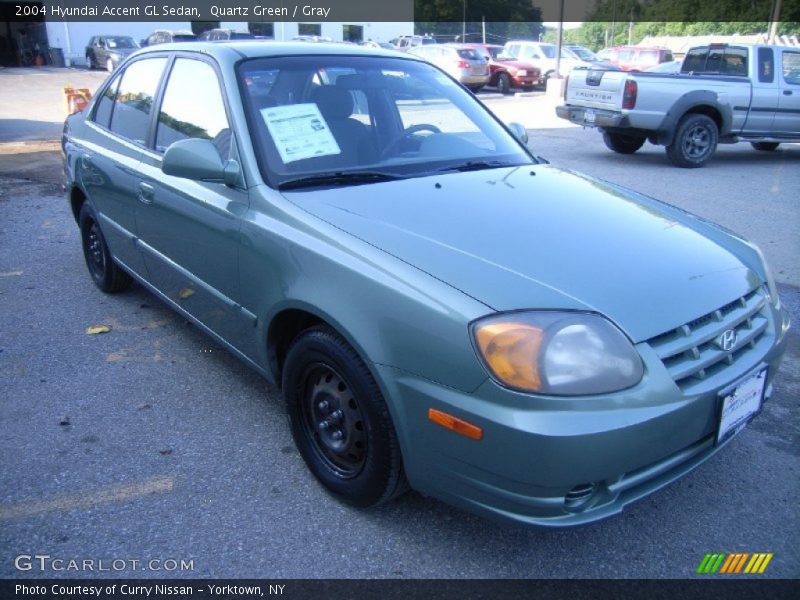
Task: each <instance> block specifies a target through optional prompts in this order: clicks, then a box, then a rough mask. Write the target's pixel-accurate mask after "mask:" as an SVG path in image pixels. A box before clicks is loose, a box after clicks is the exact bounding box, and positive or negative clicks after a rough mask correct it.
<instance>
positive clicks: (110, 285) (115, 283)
mask: <svg viewBox="0 0 800 600" xmlns="http://www.w3.org/2000/svg"><path fill="white" fill-rule="evenodd" d="M78 224H79V225H80V229H81V246H82V247H83V257H84V259H85V260H86V267H87V268H88V269H89V275H91V277H92V281H94V284H95V285H96V286H97V287H98V288H100V289H101V290H102V291H104V292H106V293H108V294H112V293H114V292H121V291H122V290H124V289H127V288H128V287H130V285H131V282H132V281H133V280H132V279H131V276H130V275H128V274H127V273H126V272H125V271H123V270H122V269H121V268H120V267H119V265H117V263H115V262H114V259H113V258H111V254H110V253H109V252H108V246H107V245H106V240H105V238H104V237H103V232H102V231H100V225H99V224H98V222H97V217H96V216H95V214H94V211H93V210H92V208H91V206H89V203H88V202H84V203H83V206H81V212H80V214H79V215H78Z"/></svg>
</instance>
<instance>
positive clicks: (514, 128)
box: [508, 121, 528, 146]
mask: <svg viewBox="0 0 800 600" xmlns="http://www.w3.org/2000/svg"><path fill="white" fill-rule="evenodd" d="M508 128H509V129H510V130H511V133H513V134H514V137H515V138H517V139H518V140H519V141H520V142H522V143H523V144H525V145H526V146H527V145H528V132H527V131H525V128H524V127H523V126H522V125H520V124H519V123H517V122H516V121H512V122H511V123H509V124H508Z"/></svg>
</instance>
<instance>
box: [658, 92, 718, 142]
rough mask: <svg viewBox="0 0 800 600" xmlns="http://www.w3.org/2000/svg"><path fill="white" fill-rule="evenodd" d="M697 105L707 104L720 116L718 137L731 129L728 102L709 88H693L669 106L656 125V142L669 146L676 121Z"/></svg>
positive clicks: (676, 124)
mask: <svg viewBox="0 0 800 600" xmlns="http://www.w3.org/2000/svg"><path fill="white" fill-rule="evenodd" d="M699 106H708V107H710V108H713V109H715V110H716V111H717V112H718V113H719V115H720V117H721V123H720V128H719V135H720V137H723V136H726V135H728V134H729V133H730V131H731V123H732V122H733V108H732V107H731V106H730V105H729V104H724V103H722V102H720V99H719V96H718V94H717V93H716V92H712V91H709V90H694V91H691V92H687V93H686V94H684V95H683V96H681V97H680V98H678V99H677V100H676V101H675V103H674V104H673V105H672V106H671V107H670V109H669V111H667V114H666V115H665V116H664V119H663V120H662V121H661V124H660V125H659V126H658V143H659V144H662V145H664V146H669V145H670V144H671V143H672V138H673V137H674V135H675V129H676V128H677V126H678V121H680V119H681V117H683V115H685V114H686V113H687V112H690V111H691V110H692V109H694V108H697V107H699Z"/></svg>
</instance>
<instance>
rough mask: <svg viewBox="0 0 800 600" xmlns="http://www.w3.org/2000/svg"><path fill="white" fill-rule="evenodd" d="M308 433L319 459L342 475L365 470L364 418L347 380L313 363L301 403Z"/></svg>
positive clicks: (306, 378)
mask: <svg viewBox="0 0 800 600" xmlns="http://www.w3.org/2000/svg"><path fill="white" fill-rule="evenodd" d="M301 402H302V404H301V410H302V411H303V423H304V425H305V433H306V435H307V436H308V437H309V440H310V441H311V444H312V447H313V448H314V450H315V451H316V452H317V453H318V455H319V457H320V458H321V459H322V460H323V461H324V462H325V463H326V464H327V465H328V467H329V468H331V469H333V470H334V471H336V472H337V473H339V474H340V476H342V477H344V478H350V477H354V476H356V475H358V474H359V473H360V472H361V469H363V468H364V462H365V460H366V456H367V451H368V448H367V437H366V434H365V432H364V415H363V414H362V413H361V409H360V408H359V406H358V403H357V402H356V399H355V398H354V397H353V393H352V392H351V391H350V387H349V386H348V385H347V383H346V382H345V380H344V379H343V378H342V376H341V375H339V374H338V373H337V372H336V370H334V369H333V368H332V367H330V366H328V365H326V364H322V363H314V364H312V365H309V367H308V368H307V369H306V372H305V373H304V375H303V397H302V400H301Z"/></svg>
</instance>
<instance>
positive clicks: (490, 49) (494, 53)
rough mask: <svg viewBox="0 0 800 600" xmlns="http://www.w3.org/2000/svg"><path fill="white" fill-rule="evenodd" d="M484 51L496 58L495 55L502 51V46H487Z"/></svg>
mask: <svg viewBox="0 0 800 600" xmlns="http://www.w3.org/2000/svg"><path fill="white" fill-rule="evenodd" d="M486 51H487V52H488V53H489V55H490V56H491V57H492V58H493V59H494V60H497V57H498V56H500V55H501V54H502V53H503V49H502V48H487V49H486Z"/></svg>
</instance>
